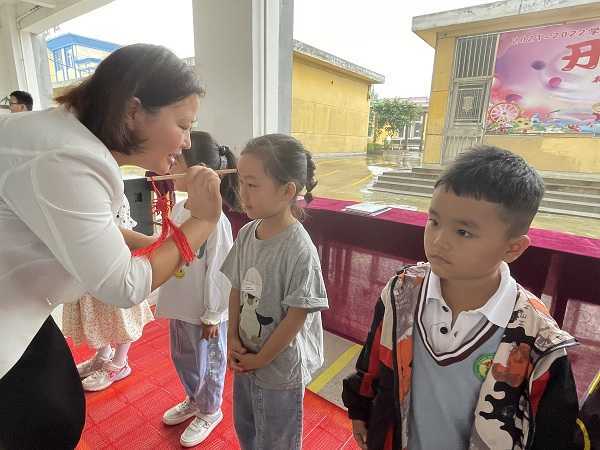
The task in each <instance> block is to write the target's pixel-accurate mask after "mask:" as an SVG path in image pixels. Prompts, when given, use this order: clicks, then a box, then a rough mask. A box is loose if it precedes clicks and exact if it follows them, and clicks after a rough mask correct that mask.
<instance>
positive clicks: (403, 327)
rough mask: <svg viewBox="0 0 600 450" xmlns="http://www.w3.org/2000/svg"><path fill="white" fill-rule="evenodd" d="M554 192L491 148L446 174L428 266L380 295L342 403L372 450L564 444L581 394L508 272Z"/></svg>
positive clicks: (428, 244)
mask: <svg viewBox="0 0 600 450" xmlns="http://www.w3.org/2000/svg"><path fill="white" fill-rule="evenodd" d="M543 194H544V184H543V181H542V179H541V177H540V176H539V175H538V174H537V172H536V171H535V170H534V169H533V168H532V167H531V166H529V165H528V164H527V163H526V162H525V161H524V160H523V159H522V158H521V157H519V156H517V155H514V154H513V153H511V152H509V151H506V150H502V149H499V148H495V147H487V146H481V147H476V148H474V149H472V150H471V151H469V152H466V153H464V154H462V155H460V156H459V157H458V158H457V159H456V161H455V162H454V163H453V164H452V166H451V167H450V168H449V169H448V170H447V171H446V172H445V173H444V174H443V175H442V176H441V178H440V179H439V180H438V181H437V183H436V185H435V190H434V193H433V197H432V200H431V206H430V209H429V220H428V222H427V225H426V227H425V238H424V244H425V254H426V256H427V259H428V261H429V262H428V263H427V264H418V265H416V266H409V267H406V268H404V269H403V270H402V271H400V272H399V273H398V275H396V276H395V277H393V278H392V279H391V280H390V281H389V282H388V284H387V286H386V287H385V288H384V289H383V291H382V294H381V297H380V299H379V301H378V302H377V305H376V307H375V313H374V319H373V324H372V326H371V331H370V332H369V335H368V337H367V342H366V344H365V346H364V348H363V351H362V353H361V354H360V356H359V359H358V362H357V365H356V367H357V372H356V373H355V374H354V375H352V376H350V377H348V378H347V379H346V380H344V390H343V394H342V397H343V400H344V404H345V405H346V406H347V407H348V414H349V416H350V418H351V419H352V425H353V434H354V437H355V439H356V441H357V442H358V444H359V446H360V447H361V448H363V449H370V450H374V449H393V450H396V449H407V448H408V449H410V450H438V449H448V450H459V449H460V450H463V449H464V450H466V449H469V450H490V449H494V450H495V449H502V450H505V449H511V450H516V449H528V450H529V449H536V450H550V449H553V450H554V449H567V448H569V447H570V445H571V442H572V439H573V432H574V425H575V420H576V416H577V394H576V391H575V383H574V381H573V376H572V373H571V367H570V363H569V360H568V358H567V354H566V350H565V348H567V347H569V346H571V345H575V340H574V339H573V338H572V337H571V336H570V335H568V334H567V333H565V332H563V331H562V330H560V329H559V327H558V326H557V324H556V322H555V321H554V320H553V319H552V318H551V317H550V316H549V314H548V311H547V310H546V308H545V307H544V305H543V304H542V303H541V302H540V300H538V299H536V298H535V297H534V296H533V295H532V294H531V293H529V292H527V291H526V290H525V289H523V288H522V287H521V286H519V285H518V284H517V283H516V281H515V280H514V279H513V278H512V277H511V275H510V270H509V268H508V264H507V263H512V262H513V261H515V260H516V259H517V258H519V256H521V254H522V253H523V252H524V251H525V250H526V249H527V247H528V246H529V243H530V241H529V238H528V237H527V235H526V233H527V232H528V230H529V226H530V224H531V221H532V220H533V217H534V216H535V214H536V212H537V210H538V207H539V204H540V201H541V200H542V196H543Z"/></svg>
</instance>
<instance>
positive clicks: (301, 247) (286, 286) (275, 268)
mask: <svg viewBox="0 0 600 450" xmlns="http://www.w3.org/2000/svg"><path fill="white" fill-rule="evenodd" d="M259 224H260V220H255V221H254V222H251V223H249V224H246V225H245V226H244V227H243V228H242V229H241V230H240V232H239V233H238V236H237V239H236V241H235V242H234V244H233V248H232V249H231V252H230V253H229V255H228V256H227V258H226V259H225V262H224V263H223V267H222V268H221V271H222V272H223V273H224V274H225V276H227V278H229V280H230V281H231V287H232V288H234V289H239V291H240V303H241V307H242V309H241V313H240V325H239V334H240V339H241V341H242V343H243V344H244V346H245V347H246V348H247V349H248V350H249V351H251V352H254V353H258V351H259V350H260V349H261V348H262V347H263V345H264V344H265V342H266V341H267V339H268V338H269V336H270V335H271V333H273V331H274V330H275V329H276V328H277V326H278V325H279V323H280V322H281V321H282V320H283V319H284V318H285V315H286V313H287V309H288V308H289V307H293V308H306V309H308V310H310V313H309V314H308V316H307V318H306V322H305V323H304V327H303V328H302V329H301V330H300V332H299V333H298V334H297V335H296V337H295V338H294V340H293V341H292V342H291V343H290V345H289V346H288V347H286V348H285V349H283V350H282V352H281V353H280V354H279V355H278V356H277V357H276V358H275V359H274V360H273V361H272V362H271V363H270V364H269V365H268V366H265V367H263V368H261V369H258V370H256V371H254V375H255V376H256V382H257V384H258V385H260V386H262V387H264V388H267V389H293V388H297V387H299V386H302V385H306V384H308V383H309V382H310V379H311V375H312V373H314V372H315V371H316V370H317V369H318V368H320V367H321V365H322V364H323V326H322V324H321V313H320V311H322V310H324V309H327V308H328V302H327V293H326V292H325V284H324V282H323V275H322V274H321V264H320V262H319V255H318V253H317V249H316V248H315V246H314V244H313V243H312V241H311V239H310V236H309V235H308V233H307V232H306V230H305V229H304V227H303V226H302V225H301V224H300V223H299V222H296V223H294V224H292V225H290V226H289V227H288V228H287V229H286V230H284V231H282V232H281V233H279V234H278V235H276V236H274V237H273V238H271V239H267V240H259V239H257V238H256V229H257V227H258V225H259Z"/></svg>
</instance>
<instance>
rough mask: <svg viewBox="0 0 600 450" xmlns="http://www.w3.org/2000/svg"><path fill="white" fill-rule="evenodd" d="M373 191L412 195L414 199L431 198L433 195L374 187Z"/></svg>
mask: <svg viewBox="0 0 600 450" xmlns="http://www.w3.org/2000/svg"><path fill="white" fill-rule="evenodd" d="M370 190H371V191H377V192H388V193H390V194H398V195H412V196H413V197H429V198H430V197H431V194H426V193H424V192H415V191H401V190H398V189H389V188H384V187H377V186H373V187H372V188H371V189H370Z"/></svg>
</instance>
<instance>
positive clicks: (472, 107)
mask: <svg viewBox="0 0 600 450" xmlns="http://www.w3.org/2000/svg"><path fill="white" fill-rule="evenodd" d="M487 84H488V83H487V81H482V82H479V83H468V84H462V83H460V84H457V86H456V88H455V93H454V95H455V97H456V98H455V104H454V120H453V124H454V125H477V124H479V123H481V120H482V117H483V112H484V110H485V102H486V101H487Z"/></svg>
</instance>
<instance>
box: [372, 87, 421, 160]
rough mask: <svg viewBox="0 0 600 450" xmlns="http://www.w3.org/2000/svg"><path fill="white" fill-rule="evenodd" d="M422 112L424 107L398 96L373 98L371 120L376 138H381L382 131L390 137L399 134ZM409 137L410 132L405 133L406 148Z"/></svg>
mask: <svg viewBox="0 0 600 450" xmlns="http://www.w3.org/2000/svg"><path fill="white" fill-rule="evenodd" d="M421 114H423V109H422V108H421V107H420V106H419V105H417V104H416V103H413V102H410V101H408V100H403V99H401V98H398V97H394V98H382V99H375V100H373V101H372V102H371V120H372V123H373V136H374V138H375V140H377V139H378V138H379V135H380V134H381V132H382V131H383V132H385V133H386V134H387V135H388V136H390V137H391V136H393V135H394V134H398V135H399V134H400V132H401V131H402V130H405V129H406V128H407V127H408V126H410V124H411V123H413V122H414V121H416V120H417V119H418V118H419V117H420V116H421ZM407 138H408V133H404V148H405V149H406V147H407Z"/></svg>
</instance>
